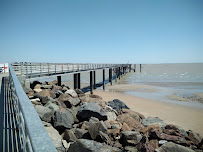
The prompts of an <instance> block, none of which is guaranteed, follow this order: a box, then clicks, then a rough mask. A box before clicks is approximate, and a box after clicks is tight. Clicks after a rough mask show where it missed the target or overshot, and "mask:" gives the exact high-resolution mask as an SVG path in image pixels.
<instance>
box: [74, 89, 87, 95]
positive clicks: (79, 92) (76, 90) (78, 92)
mask: <svg viewBox="0 0 203 152" xmlns="http://www.w3.org/2000/svg"><path fill="white" fill-rule="evenodd" d="M75 92H76V93H77V94H85V93H84V92H82V90H80V89H75Z"/></svg>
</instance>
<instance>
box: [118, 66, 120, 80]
mask: <svg viewBox="0 0 203 152" xmlns="http://www.w3.org/2000/svg"><path fill="white" fill-rule="evenodd" d="M118 78H119V80H120V79H121V67H118Z"/></svg>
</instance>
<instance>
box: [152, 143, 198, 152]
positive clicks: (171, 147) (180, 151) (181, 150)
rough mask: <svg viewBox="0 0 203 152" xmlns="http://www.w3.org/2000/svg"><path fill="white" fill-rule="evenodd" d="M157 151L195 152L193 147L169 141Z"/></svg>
mask: <svg viewBox="0 0 203 152" xmlns="http://www.w3.org/2000/svg"><path fill="white" fill-rule="evenodd" d="M155 151H156V152H194V151H193V150H192V149H189V148H187V147H183V146H181V145H177V144H175V143H172V142H167V143H165V144H163V145H162V146H161V147H159V148H157V149H156V150H155Z"/></svg>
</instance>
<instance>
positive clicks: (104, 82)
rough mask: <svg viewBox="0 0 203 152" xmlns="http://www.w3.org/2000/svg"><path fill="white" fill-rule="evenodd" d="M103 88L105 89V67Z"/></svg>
mask: <svg viewBox="0 0 203 152" xmlns="http://www.w3.org/2000/svg"><path fill="white" fill-rule="evenodd" d="M103 90H105V69H103Z"/></svg>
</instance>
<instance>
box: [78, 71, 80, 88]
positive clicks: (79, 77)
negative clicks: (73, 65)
mask: <svg viewBox="0 0 203 152" xmlns="http://www.w3.org/2000/svg"><path fill="white" fill-rule="evenodd" d="M78 89H80V73H78Z"/></svg>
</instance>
